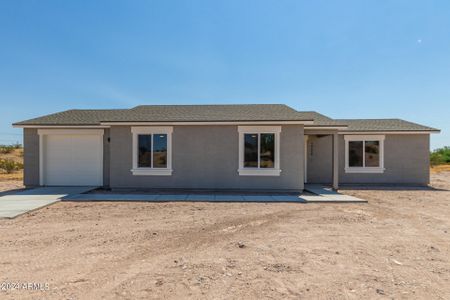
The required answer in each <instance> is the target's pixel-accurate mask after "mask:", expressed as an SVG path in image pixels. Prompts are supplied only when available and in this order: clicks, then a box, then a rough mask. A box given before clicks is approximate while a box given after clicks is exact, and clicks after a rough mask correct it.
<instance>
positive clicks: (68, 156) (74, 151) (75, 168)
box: [44, 134, 103, 185]
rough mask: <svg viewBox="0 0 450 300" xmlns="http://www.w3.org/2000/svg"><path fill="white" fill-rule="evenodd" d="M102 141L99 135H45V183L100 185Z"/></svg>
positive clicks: (101, 175) (101, 179)
mask: <svg viewBox="0 0 450 300" xmlns="http://www.w3.org/2000/svg"><path fill="white" fill-rule="evenodd" d="M102 143H103V141H102V136H100V135H88V134H80V135H74V134H73V135H60V134H55V135H47V136H45V146H44V151H45V158H44V174H45V175H44V176H45V177H44V178H45V180H44V182H45V185H102V184H103V182H102V181H103V161H102V160H103V153H102V151H103V144H102Z"/></svg>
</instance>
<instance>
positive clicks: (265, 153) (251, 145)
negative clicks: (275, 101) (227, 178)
mask: <svg viewBox="0 0 450 300" xmlns="http://www.w3.org/2000/svg"><path fill="white" fill-rule="evenodd" d="M238 131H239V169H238V172H239V175H246V176H259V175H262V176H279V175H280V172H281V170H280V163H279V157H280V151H279V149H280V132H281V126H239V127H238Z"/></svg>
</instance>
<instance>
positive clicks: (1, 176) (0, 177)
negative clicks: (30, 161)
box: [0, 170, 23, 181]
mask: <svg viewBox="0 0 450 300" xmlns="http://www.w3.org/2000/svg"><path fill="white" fill-rule="evenodd" d="M10 180H19V181H22V180H23V170H20V171H17V172H14V173H11V174H6V173H0V181H10Z"/></svg>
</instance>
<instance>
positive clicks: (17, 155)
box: [0, 149, 23, 181]
mask: <svg viewBox="0 0 450 300" xmlns="http://www.w3.org/2000/svg"><path fill="white" fill-rule="evenodd" d="M0 159H11V160H13V161H15V162H18V163H23V149H14V150H13V151H12V152H11V153H8V154H0ZM22 180H23V170H20V171H16V172H13V173H11V174H6V172H4V171H3V170H1V169H0V181H22Z"/></svg>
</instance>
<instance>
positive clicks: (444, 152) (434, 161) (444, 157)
mask: <svg viewBox="0 0 450 300" xmlns="http://www.w3.org/2000/svg"><path fill="white" fill-rule="evenodd" d="M430 162H431V165H433V166H435V165H442V164H450V147H448V146H447V147H444V148H439V149H436V150H434V151H432V152H431V153H430Z"/></svg>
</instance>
